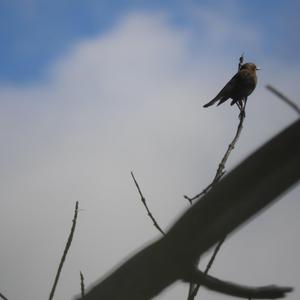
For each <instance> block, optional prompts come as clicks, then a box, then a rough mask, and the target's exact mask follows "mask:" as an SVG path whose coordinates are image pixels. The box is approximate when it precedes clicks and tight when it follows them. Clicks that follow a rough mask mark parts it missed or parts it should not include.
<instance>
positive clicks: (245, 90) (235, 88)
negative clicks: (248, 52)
mask: <svg viewBox="0 0 300 300" xmlns="http://www.w3.org/2000/svg"><path fill="white" fill-rule="evenodd" d="M257 70H260V68H258V67H257V66H256V65H255V64H253V63H245V64H243V65H242V66H241V68H240V70H239V71H238V72H237V73H236V74H235V75H234V76H233V77H232V78H231V79H230V80H229V81H228V83H227V84H226V85H225V86H224V87H223V89H222V90H221V91H220V92H219V93H218V94H217V96H216V97H215V98H213V99H212V100H211V101H209V102H208V103H206V104H205V105H203V107H209V106H211V105H213V104H215V103H216V102H217V101H219V103H218V104H217V105H220V104H222V103H224V102H225V101H227V100H228V99H232V101H231V103H230V104H231V105H233V104H235V103H236V104H237V105H238V107H239V108H240V109H242V105H243V100H245V102H246V99H247V97H248V96H249V95H250V94H251V93H252V92H253V91H254V89H255V87H256V83H257V76H256V71H257Z"/></svg>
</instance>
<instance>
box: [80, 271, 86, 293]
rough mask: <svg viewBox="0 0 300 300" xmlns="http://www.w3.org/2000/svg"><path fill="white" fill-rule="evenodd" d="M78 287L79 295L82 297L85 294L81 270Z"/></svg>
mask: <svg viewBox="0 0 300 300" xmlns="http://www.w3.org/2000/svg"><path fill="white" fill-rule="evenodd" d="M80 289H81V297H82V298H83V297H84V294H85V288H84V277H83V274H82V272H81V271H80Z"/></svg>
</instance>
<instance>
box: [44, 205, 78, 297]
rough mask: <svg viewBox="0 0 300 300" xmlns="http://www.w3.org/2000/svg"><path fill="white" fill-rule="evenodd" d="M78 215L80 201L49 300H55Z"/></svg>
mask: <svg viewBox="0 0 300 300" xmlns="http://www.w3.org/2000/svg"><path fill="white" fill-rule="evenodd" d="M77 215H78V201H76V204H75V211H74V218H73V220H72V227H71V232H70V234H69V237H68V240H67V243H66V246H65V249H64V253H63V255H62V257H61V260H60V263H59V266H58V269H57V272H56V276H55V279H54V283H53V286H52V289H51V292H50V296H49V300H51V299H53V296H54V292H55V289H56V285H57V283H58V280H59V276H60V274H61V270H62V267H63V265H64V262H65V260H66V257H67V254H68V251H69V249H70V246H71V243H72V240H73V235H74V231H75V227H76V221H77Z"/></svg>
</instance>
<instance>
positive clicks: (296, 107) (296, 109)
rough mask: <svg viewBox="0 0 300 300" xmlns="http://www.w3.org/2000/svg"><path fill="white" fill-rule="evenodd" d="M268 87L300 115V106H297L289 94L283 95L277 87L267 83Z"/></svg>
mask: <svg viewBox="0 0 300 300" xmlns="http://www.w3.org/2000/svg"><path fill="white" fill-rule="evenodd" d="M266 88H267V89H268V90H269V91H271V92H272V93H273V94H275V95H276V96H277V97H278V98H280V99H281V100H283V101H284V102H285V103H286V104H287V105H289V106H290V107H291V108H292V109H293V110H295V111H296V113H297V114H298V115H300V108H299V106H297V104H296V103H295V102H294V101H292V100H290V99H289V98H288V97H287V96H285V95H283V94H282V93H281V92H279V91H278V90H277V89H275V88H274V87H273V86H271V85H266Z"/></svg>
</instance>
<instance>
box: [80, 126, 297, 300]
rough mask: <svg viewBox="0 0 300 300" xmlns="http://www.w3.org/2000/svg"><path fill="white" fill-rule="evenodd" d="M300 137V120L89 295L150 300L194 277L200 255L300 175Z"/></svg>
mask: <svg viewBox="0 0 300 300" xmlns="http://www.w3.org/2000/svg"><path fill="white" fill-rule="evenodd" d="M299 140H300V121H297V122H295V123H294V124H293V125H291V126H289V128H287V129H285V130H284V131H283V132H281V133H280V134H279V135H277V136H276V137H274V138H273V139H272V140H271V141H269V142H268V143H266V144H265V145H264V146H262V147H261V148H260V149H258V150H257V151H256V152H255V153H253V154H252V155H251V156H250V157H248V158H247V159H245V160H244V161H243V162H242V163H241V164H239V166H237V167H236V168H235V169H234V170H232V171H231V172H230V173H229V174H228V175H227V176H226V177H224V178H223V179H222V180H221V181H220V182H219V183H218V184H217V185H216V186H215V187H214V189H212V190H211V191H210V192H209V193H208V194H206V195H205V196H204V197H203V198H201V200H200V201H197V202H196V203H195V204H194V205H193V206H192V207H191V208H190V209H188V210H187V211H186V212H185V213H184V214H183V215H182V216H181V217H180V218H179V220H177V221H176V222H175V224H174V225H173V226H172V227H171V229H170V230H169V231H168V232H167V234H166V236H165V237H162V238H160V239H159V240H157V241H156V242H153V243H152V244H150V245H149V246H147V247H146V248H144V249H143V250H141V251H139V252H138V253H137V254H135V255H134V256H133V257H131V258H130V259H129V260H127V261H126V262H124V263H123V264H122V265H121V266H119V267H118V268H117V269H115V271H113V272H112V273H111V274H110V275H108V276H107V277H106V278H104V279H103V280H101V282H100V283H98V284H96V285H95V286H94V287H93V288H92V289H91V290H90V291H89V292H88V293H87V294H86V296H85V298H84V299H85V300H99V299H110V300H119V299H130V300H148V299H151V298H153V297H154V296H156V295H157V294H159V293H160V292H161V291H162V290H163V289H164V288H166V287H167V286H169V285H170V284H172V283H174V282H175V281H177V280H179V279H182V280H186V279H187V278H189V276H190V274H191V272H192V270H194V268H195V263H196V262H197V261H198V258H199V256H200V255H202V254H203V253H204V252H205V251H207V250H208V249H209V248H210V247H212V246H213V245H214V244H216V243H217V242H218V241H220V240H221V239H222V238H224V236H226V235H228V234H229V233H231V232H232V231H233V230H234V229H236V228H237V227H238V226H239V225H241V224H242V223H244V222H245V221H247V220H249V219H250V218H251V217H253V216H254V215H255V214H257V213H258V212H259V211H261V210H262V209H264V208H266V207H267V206H268V205H269V204H271V203H272V202H273V201H274V200H275V199H276V198H278V197H279V196H280V195H282V194H283V193H284V192H286V191H287V189H288V188H289V187H291V186H293V185H294V184H295V183H296V182H297V181H298V180H299V179H300V168H299V165H300V143H299V142H295V141H299ZM224 195H226V197H224ZM215 289H217V288H215ZM282 289H283V290H284V291H286V292H287V291H288V290H287V289H286V288H282Z"/></svg>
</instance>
